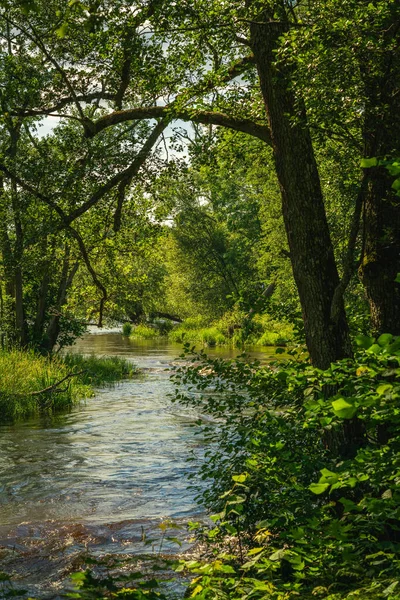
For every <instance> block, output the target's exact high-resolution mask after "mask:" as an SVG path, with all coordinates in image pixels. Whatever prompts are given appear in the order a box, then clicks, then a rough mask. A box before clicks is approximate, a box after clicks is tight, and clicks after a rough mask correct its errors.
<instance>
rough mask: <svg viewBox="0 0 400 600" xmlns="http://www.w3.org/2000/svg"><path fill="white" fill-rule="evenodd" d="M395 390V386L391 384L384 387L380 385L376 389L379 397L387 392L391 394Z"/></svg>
mask: <svg viewBox="0 0 400 600" xmlns="http://www.w3.org/2000/svg"><path fill="white" fill-rule="evenodd" d="M392 389H393V386H392V384H391V383H382V385H379V386H378V387H377V389H376V393H377V394H378V396H384V395H385V394H386V393H387V392H390V391H391V390H392Z"/></svg>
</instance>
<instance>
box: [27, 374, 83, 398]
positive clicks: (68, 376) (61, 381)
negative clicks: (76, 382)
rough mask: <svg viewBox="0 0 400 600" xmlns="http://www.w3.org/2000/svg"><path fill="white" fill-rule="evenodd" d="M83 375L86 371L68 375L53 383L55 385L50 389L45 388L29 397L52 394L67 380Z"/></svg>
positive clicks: (50, 386)
mask: <svg viewBox="0 0 400 600" xmlns="http://www.w3.org/2000/svg"><path fill="white" fill-rule="evenodd" d="M82 373H86V371H77V372H76V373H68V375H66V376H65V377H63V378H62V379H60V381H57V382H56V383H53V385H49V387H47V388H44V389H43V390H39V391H38V392H31V393H30V394H29V395H30V396H40V395H41V394H48V393H49V392H52V391H53V390H55V389H56V388H57V387H58V386H59V385H61V384H62V383H64V381H67V379H70V378H71V377H77V376H78V375H82ZM63 391H65V390H63Z"/></svg>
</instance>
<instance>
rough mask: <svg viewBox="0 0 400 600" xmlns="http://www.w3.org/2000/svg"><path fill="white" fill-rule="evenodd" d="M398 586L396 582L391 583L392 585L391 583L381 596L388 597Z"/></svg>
mask: <svg viewBox="0 0 400 600" xmlns="http://www.w3.org/2000/svg"><path fill="white" fill-rule="evenodd" d="M398 584H399V582H398V581H393V583H391V584H390V585H389V586H388V587H387V588H386V589H385V590H383V592H382V596H385V597H387V596H390V594H391V593H392V592H394V590H395V589H396V587H397V586H398Z"/></svg>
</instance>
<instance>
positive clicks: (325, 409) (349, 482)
mask: <svg viewBox="0 0 400 600" xmlns="http://www.w3.org/2000/svg"><path fill="white" fill-rule="evenodd" d="M356 341H357V344H358V346H359V349H358V350H357V353H356V357H355V359H354V360H353V359H347V360H342V361H338V362H337V363H334V364H332V365H331V367H330V368H329V369H328V370H326V371H321V370H319V369H316V368H314V367H312V366H311V365H309V364H307V363H306V362H301V363H300V362H296V361H287V362H286V363H283V364H282V363H280V364H278V363H276V364H273V365H271V366H268V367H261V366H260V364H259V363H258V362H250V363H249V362H247V361H245V360H243V359H238V360H230V361H226V360H222V359H215V360H212V359H209V358H207V357H206V356H205V355H204V354H197V355H193V356H192V360H193V366H189V367H182V368H180V369H177V371H176V375H175V383H176V385H177V388H176V398H175V400H176V401H178V402H179V403H180V404H183V405H184V406H190V407H191V408H192V409H193V408H195V409H196V410H197V411H198V412H199V413H200V414H208V415H209V416H211V417H212V418H211V419H208V420H207V421H206V422H205V421H204V419H201V420H199V422H198V426H199V427H200V428H201V430H202V431H203V434H204V437H205V440H206V442H207V443H208V444H209V450H208V451H206V461H205V462H204V463H203V465H202V466H201V467H200V473H199V475H198V476H199V477H200V479H201V480H202V481H204V480H208V482H209V486H208V488H207V489H206V490H205V491H202V490H203V489H204V488H203V487H202V486H200V487H199V488H198V491H199V500H200V501H201V502H202V504H203V505H204V506H205V507H206V508H207V509H208V510H209V511H210V512H211V513H213V514H212V516H211V519H212V520H213V521H214V526H212V527H210V528H208V527H207V528H206V527H204V526H201V525H200V524H195V523H194V524H192V527H193V529H194V530H195V531H197V536H198V538H199V539H200V540H202V541H203V542H205V544H206V548H207V550H206V552H205V555H204V556H203V557H202V558H199V559H198V560H195V561H185V560H182V561H181V564H180V566H179V567H178V570H179V571H183V572H185V571H186V572H189V573H191V574H192V577H193V582H192V584H191V586H190V588H189V590H188V596H189V597H193V598H196V599H197V600H214V599H221V600H247V599H268V600H292V599H293V600H294V599H297V598H299V599H300V598H301V599H302V600H315V599H316V598H317V599H320V600H350V599H351V600H356V599H363V600H378V599H382V600H384V599H386V600H395V599H396V600H398V599H399V598H400V578H399V573H400V409H399V398H400V337H398V338H393V336H391V335H389V334H387V335H383V336H381V337H380V338H379V339H378V340H374V339H373V338H368V337H363V336H358V338H357V339H356ZM186 358H187V356H186ZM194 485H195V482H194Z"/></svg>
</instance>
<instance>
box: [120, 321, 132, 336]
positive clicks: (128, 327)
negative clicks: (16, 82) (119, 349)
mask: <svg viewBox="0 0 400 600" xmlns="http://www.w3.org/2000/svg"><path fill="white" fill-rule="evenodd" d="M131 333H132V324H131V323H124V324H123V325H122V335H124V336H125V337H129V336H130V335H131Z"/></svg>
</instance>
